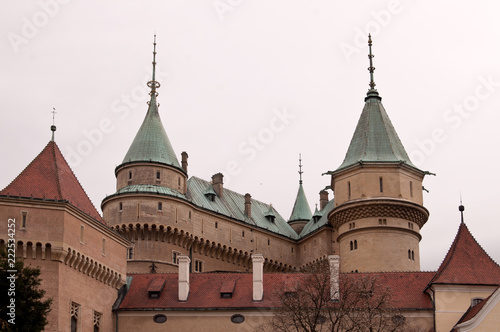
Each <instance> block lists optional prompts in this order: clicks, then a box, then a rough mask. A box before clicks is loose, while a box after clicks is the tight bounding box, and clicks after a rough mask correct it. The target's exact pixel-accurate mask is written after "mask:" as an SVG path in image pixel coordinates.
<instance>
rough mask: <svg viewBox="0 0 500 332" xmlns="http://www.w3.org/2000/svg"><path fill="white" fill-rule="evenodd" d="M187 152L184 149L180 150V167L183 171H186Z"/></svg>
mask: <svg viewBox="0 0 500 332" xmlns="http://www.w3.org/2000/svg"><path fill="white" fill-rule="evenodd" d="M188 157H189V156H188V154H187V152H186V151H182V153H181V167H182V169H183V170H184V172H186V174H187V172H188Z"/></svg>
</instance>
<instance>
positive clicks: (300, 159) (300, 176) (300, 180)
mask: <svg viewBox="0 0 500 332" xmlns="http://www.w3.org/2000/svg"><path fill="white" fill-rule="evenodd" d="M302 173H304V172H302V155H301V154H300V153H299V184H302Z"/></svg>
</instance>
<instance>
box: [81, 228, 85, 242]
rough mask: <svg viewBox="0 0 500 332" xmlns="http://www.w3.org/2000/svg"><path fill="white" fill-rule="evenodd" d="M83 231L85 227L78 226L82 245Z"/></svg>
mask: <svg viewBox="0 0 500 332" xmlns="http://www.w3.org/2000/svg"><path fill="white" fill-rule="evenodd" d="M84 231H85V226H83V225H81V226H80V242H81V243H83V235H84V234H83V233H84Z"/></svg>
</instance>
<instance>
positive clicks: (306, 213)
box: [288, 183, 312, 222]
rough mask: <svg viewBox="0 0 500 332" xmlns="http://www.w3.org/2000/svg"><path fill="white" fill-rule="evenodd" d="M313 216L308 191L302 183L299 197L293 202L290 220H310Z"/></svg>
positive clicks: (298, 193)
mask: <svg viewBox="0 0 500 332" xmlns="http://www.w3.org/2000/svg"><path fill="white" fill-rule="evenodd" d="M311 217H312V213H311V208H310V207H309V203H308V202H307V197H306V193H305V192H304V188H303V187H302V183H300V184H299V191H298V192H297V197H296V198H295V203H294V204H293V210H292V214H291V215H290V219H288V222H291V221H297V220H310V219H311Z"/></svg>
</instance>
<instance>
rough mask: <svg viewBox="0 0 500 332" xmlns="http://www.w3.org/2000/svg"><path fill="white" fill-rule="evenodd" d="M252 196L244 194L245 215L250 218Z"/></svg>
mask: <svg viewBox="0 0 500 332" xmlns="http://www.w3.org/2000/svg"><path fill="white" fill-rule="evenodd" d="M251 199H252V196H250V194H245V215H246V216H247V217H248V218H252V201H251Z"/></svg>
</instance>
